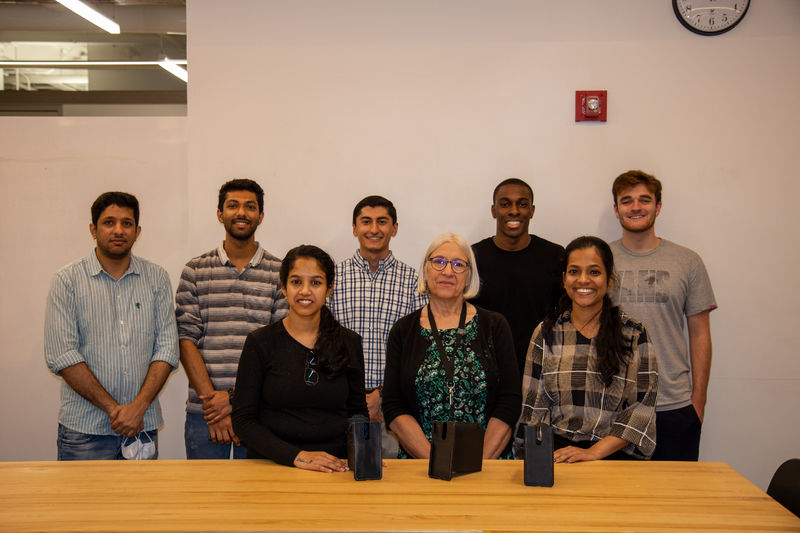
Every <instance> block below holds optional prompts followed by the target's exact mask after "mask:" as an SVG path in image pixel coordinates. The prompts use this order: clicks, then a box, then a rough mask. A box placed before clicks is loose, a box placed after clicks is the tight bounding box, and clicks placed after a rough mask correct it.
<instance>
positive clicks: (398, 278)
mask: <svg viewBox="0 0 800 533" xmlns="http://www.w3.org/2000/svg"><path fill="white" fill-rule="evenodd" d="M427 302H428V297H427V296H426V295H424V294H420V293H419V292H418V291H417V273H416V271H415V270H414V269H413V268H412V267H410V266H408V265H407V264H405V263H403V262H401V261H398V260H397V259H396V258H395V257H394V255H393V254H392V252H391V251H390V252H389V255H388V256H386V258H384V259H381V260H380V262H379V264H378V270H376V271H375V273H374V274H373V273H372V272H370V269H369V262H367V260H366V259H364V257H362V256H361V254H360V253H359V251H358V250H356V253H355V254H354V255H353V257H350V258H348V259H345V260H344V261H342V262H341V263H339V264H338V265H336V286H335V287H334V289H333V293H332V294H331V296H330V298H329V299H328V307H329V308H330V310H331V311H332V312H333V315H334V316H335V317H336V319H337V320H338V321H339V322H340V323H341V324H342V325H343V326H344V327H346V328H349V329H351V330H353V331H355V332H356V333H358V334H359V335H361V343H362V346H363V348H364V376H365V378H366V383H365V384H366V387H367V388H368V389H369V388H374V387H378V386H380V385H382V384H383V369H384V366H385V365H386V341H387V339H388V338H389V330H390V329H392V326H393V325H394V323H395V322H397V319H399V318H402V317H404V316H406V315H407V314H409V313H412V312H413V311H416V310H417V309H419V308H420V307H422V306H423V305H425V304H426V303H427Z"/></svg>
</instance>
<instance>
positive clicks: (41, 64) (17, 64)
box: [0, 59, 187, 70]
mask: <svg viewBox="0 0 800 533" xmlns="http://www.w3.org/2000/svg"><path fill="white" fill-rule="evenodd" d="M169 62H170V63H173V64H174V65H176V66H177V65H185V64H186V63H187V61H186V60H185V59H170V60H169ZM163 63H164V62H163V61H0V67H9V68H22V67H28V68H48V67H52V68H61V67H154V66H156V65H159V66H163V65H162V64H163ZM165 68H166V67H165ZM178 68H180V67H178ZM181 70H183V69H181Z"/></svg>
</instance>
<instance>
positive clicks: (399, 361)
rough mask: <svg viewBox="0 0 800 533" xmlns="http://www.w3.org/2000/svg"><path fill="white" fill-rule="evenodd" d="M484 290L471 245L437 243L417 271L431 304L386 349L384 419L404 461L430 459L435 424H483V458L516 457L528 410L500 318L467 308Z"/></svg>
mask: <svg viewBox="0 0 800 533" xmlns="http://www.w3.org/2000/svg"><path fill="white" fill-rule="evenodd" d="M479 285H480V282H479V279H478V269H477V266H476V265H475V256H474V254H473V253H472V248H470V246H469V244H468V243H467V241H466V240H465V239H464V238H463V237H461V236H460V235H456V234H453V233H443V234H441V235H439V236H438V237H436V238H435V239H434V240H433V242H431V244H430V245H429V246H428V249H427V250H426V251H425V255H424V256H423V258H422V263H421V265H420V269H419V282H418V289H419V291H420V292H421V293H427V294H428V295H429V296H430V302H429V303H428V305H426V306H425V307H423V308H421V309H419V310H417V311H415V312H413V313H411V314H410V315H407V316H405V317H403V318H401V319H400V320H398V321H397V322H396V323H395V325H394V326H393V327H392V330H391V332H390V333H389V341H388V344H387V347H386V370H385V374H384V382H383V416H384V419H385V421H386V424H387V425H388V426H389V428H390V429H391V430H392V431H393V432H394V433H395V434H396V435H397V437H398V439H399V440H400V453H399V456H400V457H413V458H418V459H427V458H428V457H429V456H430V450H431V444H430V441H431V434H432V429H433V421H434V420H441V421H457V422H477V423H479V424H481V425H482V426H483V427H484V429H485V430H486V433H485V437H484V443H483V457H484V458H485V459H496V458H498V457H501V456H502V457H509V458H510V457H511V454H510V439H511V428H512V427H513V426H514V424H515V423H516V421H517V418H518V416H519V412H520V409H521V405H522V396H521V392H520V391H521V384H520V377H519V370H518V368H517V361H516V356H515V355H514V343H513V341H512V338H511V329H510V328H509V326H508V322H506V319H505V318H504V317H503V316H502V315H500V314H499V313H495V312H493V311H488V310H486V309H481V308H479V307H475V306H474V305H472V304H470V303H468V302H467V301H466V300H467V298H471V297H473V296H475V295H476V294H477V292H478V288H479Z"/></svg>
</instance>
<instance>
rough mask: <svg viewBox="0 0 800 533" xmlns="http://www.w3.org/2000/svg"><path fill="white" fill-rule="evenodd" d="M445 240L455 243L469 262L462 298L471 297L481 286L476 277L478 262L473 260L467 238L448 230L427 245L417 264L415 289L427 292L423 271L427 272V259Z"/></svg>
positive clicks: (473, 255)
mask: <svg viewBox="0 0 800 533" xmlns="http://www.w3.org/2000/svg"><path fill="white" fill-rule="evenodd" d="M446 242H452V243H455V244H457V245H458V247H459V248H461V251H462V252H463V253H464V255H465V256H466V257H467V262H468V263H469V277H468V278H467V284H466V285H465V286H464V298H472V297H473V296H475V295H476V294H478V289H479V288H480V286H481V280H480V278H479V277H478V263H477V262H476V261H475V254H474V253H473V252H472V247H471V246H470V245H469V243H468V242H467V239H465V238H464V237H462V236H461V235H458V234H457V233H450V232H449V231H448V232H445V233H442V234H441V235H439V236H437V237H436V238H435V239H433V240H432V241H431V243H430V244H429V245H428V248H427V249H426V250H425V254H424V255H423V256H422V261H421V262H420V265H419V270H418V271H417V290H418V291H419V292H420V293H422V294H427V293H428V292H429V291H428V280H427V279H426V276H425V272H427V270H426V266H427V263H428V259H430V255H431V253H433V251H434V250H436V249H437V248H438V247H440V246H441V245H443V244H444V243H446Z"/></svg>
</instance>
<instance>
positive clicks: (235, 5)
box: [0, 0, 800, 487]
mask: <svg viewBox="0 0 800 533" xmlns="http://www.w3.org/2000/svg"><path fill="white" fill-rule="evenodd" d="M187 9H188V28H189V60H190V64H191V67H190V71H191V76H192V78H191V83H190V86H189V114H188V117H187V118H186V119H180V118H170V119H166V118H149V119H83V121H76V120H75V119H69V120H70V122H68V124H66V125H65V123H64V120H67V119H0V126H2V127H0V177H2V192H3V193H5V194H4V197H5V198H8V199H9V200H10V201H8V202H7V203H8V206H7V209H6V210H4V211H3V215H2V216H3V219H2V220H3V221H4V222H7V223H6V224H5V225H4V226H3V227H4V229H3V231H2V242H0V244H2V246H0V248H1V249H2V250H3V253H4V254H5V256H6V257H5V259H6V260H5V261H4V262H3V263H4V265H6V266H4V267H3V273H4V275H3V277H2V280H1V281H0V282H1V283H2V288H3V295H4V296H3V304H2V305H3V307H2V309H3V310H2V318H3V321H2V325H0V327H1V328H2V333H3V334H4V335H3V338H4V339H6V343H5V345H4V347H3V350H2V357H1V358H0V365H2V366H0V371H2V374H0V380H2V383H0V401H3V404H5V405H8V404H9V403H12V404H14V405H18V404H22V405H25V407H24V408H23V409H22V410H20V411H19V412H15V413H10V414H9V413H4V414H3V415H2V416H3V422H4V426H6V427H7V428H11V429H12V433H11V434H14V435H17V438H16V439H15V441H16V442H19V443H23V442H24V443H25V445H24V446H23V445H15V444H14V442H13V441H11V440H9V439H7V440H6V444H4V445H3V446H2V448H0V459H4V460H21V459H52V458H53V457H54V456H55V445H54V440H55V413H56V404H57V402H58V400H57V392H56V390H57V383H56V380H55V379H54V378H50V377H49V376H47V373H46V369H45V367H44V365H43V364H42V362H41V318H42V314H43V306H44V295H45V294H46V290H47V284H48V280H49V276H50V274H51V273H52V271H53V270H55V269H56V268H57V267H58V266H60V265H61V264H63V263H66V262H67V261H69V260H70V259H72V258H74V257H77V256H79V255H81V254H83V253H85V252H86V250H87V249H88V248H89V247H90V245H91V243H90V241H89V239H88V232H86V226H87V225H88V205H89V203H90V202H91V201H92V200H93V199H94V197H95V196H96V194H97V193H99V192H100V191H101V190H105V189H109V188H112V184H113V186H114V187H117V186H118V187H119V188H123V189H128V190H131V192H134V193H138V194H139V196H140V199H141V200H142V204H143V208H144V211H143V214H142V226H143V228H144V231H143V236H142V242H140V243H139V244H137V248H136V252H137V253H138V254H140V255H142V256H144V257H147V258H150V259H152V260H154V261H156V262H158V263H160V264H162V265H164V266H165V267H166V268H167V269H168V270H169V272H170V274H171V275H172V276H173V281H174V280H175V278H176V276H177V274H178V272H179V270H180V266H181V265H182V263H183V262H185V260H186V259H188V257H190V256H192V255H197V254H199V253H201V252H203V251H205V250H208V249H210V248H211V247H213V246H215V245H216V244H217V243H218V242H219V241H220V240H221V238H222V230H221V228H220V227H219V226H218V224H217V222H216V219H215V217H214V209H215V190H216V189H217V188H218V187H219V185H220V184H221V183H222V182H223V181H224V180H226V179H228V178H231V177H235V176H250V177H254V178H256V179H258V180H259V181H260V182H261V183H262V185H264V187H265V189H266V190H267V193H268V198H267V201H266V216H265V222H264V224H263V226H262V229H261V230H260V231H259V234H258V238H259V240H260V241H261V242H262V243H263V244H264V245H265V246H266V247H267V249H269V250H270V251H272V252H273V253H275V254H276V255H281V254H283V253H284V252H285V251H286V250H287V249H288V248H290V247H291V246H294V245H296V244H299V243H300V242H309V243H315V244H318V245H320V246H322V247H324V248H326V249H328V250H329V251H330V252H331V253H332V254H333V255H334V256H335V258H336V259H342V258H343V257H345V256H347V255H349V254H350V253H352V250H353V249H354V247H355V241H354V239H353V237H352V236H351V234H350V227H349V225H350V214H351V210H352V206H353V205H354V203H355V202H356V201H357V200H359V199H360V198H362V197H363V196H365V195H367V194H383V195H385V196H387V197H389V198H391V199H392V200H393V201H394V202H395V204H396V205H397V207H398V210H399V220H400V231H399V234H398V236H397V238H396V240H394V241H393V248H394V250H395V252H396V253H397V255H398V256H399V257H400V258H401V259H403V260H405V261H407V262H410V263H416V262H417V260H418V258H419V254H421V252H422V250H423V249H424V248H425V246H426V244H427V243H428V241H429V240H430V239H431V237H433V236H434V235H436V234H438V233H439V232H441V231H445V230H452V231H456V232H460V233H463V234H464V235H466V236H467V237H468V238H469V239H470V240H472V241H474V240H477V239H479V238H482V237H484V236H487V235H489V234H491V233H493V231H494V224H493V221H492V219H491V218H490V215H489V204H490V196H491V190H492V188H493V187H494V185H495V184H496V183H497V182H498V181H499V180H500V179H502V178H505V177H508V176H519V177H522V178H524V179H526V180H528V181H529V183H531V185H533V187H534V190H535V192H536V206H537V209H536V216H535V217H534V219H533V230H534V231H535V232H536V233H538V234H540V235H542V236H544V237H546V238H549V239H551V240H555V241H558V242H561V243H562V244H565V243H566V242H567V241H569V240H570V239H571V238H573V237H575V236H577V235H579V234H584V233H594V234H598V235H600V236H602V237H604V238H607V239H614V238H617V237H618V235H619V228H618V225H617V223H616V221H615V219H614V218H613V214H612V211H611V195H610V185H611V182H612V181H613V178H614V177H615V176H616V175H617V174H619V173H620V172H622V171H624V170H627V169H629V168H642V169H644V170H647V171H650V172H653V173H655V174H656V175H657V176H659V177H660V178H661V179H662V181H663V182H664V185H665V195H664V208H663V210H662V213H661V216H660V218H659V220H658V224H657V228H658V233H659V234H660V235H661V236H664V237H667V238H670V239H672V240H674V241H676V242H679V243H681V244H685V245H687V246H689V247H691V248H694V249H695V250H697V251H698V252H699V253H700V254H701V255H702V257H703V258H704V259H705V262H706V265H707V267H708V269H709V272H710V274H711V278H712V281H713V283H714V289H715V292H716V295H717V299H718V303H719V305H720V309H719V310H718V311H715V312H714V313H713V314H712V333H713V337H714V353H715V360H714V364H713V367H712V378H711V386H710V397H709V405H708V407H707V411H706V417H707V418H706V424H705V427H704V436H703V442H702V449H701V458H702V459H703V460H711V461H725V462H728V463H730V464H731V465H732V466H733V467H734V468H736V469H737V470H739V471H740V472H742V473H743V474H744V475H745V476H747V477H748V478H749V479H751V480H752V481H754V482H755V483H757V484H758V485H760V486H762V487H765V486H766V484H767V482H768V480H769V477H770V476H771V473H772V472H773V471H774V469H775V468H776V467H777V465H778V463H779V462H780V461H782V460H783V459H785V458H788V457H790V456H797V455H798V447H797V445H796V442H798V440H799V439H800V430H798V424H797V421H798V417H797V414H796V413H795V409H794V407H795V405H798V404H800V377H799V376H800V358H797V357H796V356H795V354H794V353H793V351H794V350H795V347H796V346H797V344H798V342H800V333H798V328H797V327H796V324H798V323H800V311H798V307H797V305H796V301H798V298H800V288H798V286H797V284H796V283H795V282H794V279H793V277H794V276H793V274H795V273H796V272H797V271H798V267H797V263H798V261H799V260H800V253H798V249H797V245H796V241H797V237H796V236H795V235H794V233H795V228H796V227H797V226H798V222H800V214H798V209H797V208H796V207H795V204H796V203H797V197H798V192H800V185H798V180H797V177H798V176H797V171H796V170H795V168H796V165H795V161H794V155H795V151H796V148H795V145H796V142H797V139H799V138H800V126H798V122H797V121H796V120H795V119H794V118H793V115H792V114H791V113H788V111H787V110H788V109H791V98H793V97H796V95H797V94H800V69H798V66H799V64H798V60H797V52H796V51H797V50H798V49H800V3H798V2H796V1H794V0H763V1H760V2H755V3H754V5H753V6H752V7H751V8H750V12H749V13H748V14H747V16H746V18H745V20H744V21H743V22H742V24H740V26H739V27H737V28H736V29H734V30H733V31H732V32H729V33H727V34H725V35H722V36H719V37H714V38H704V37H700V36H697V35H694V34H691V33H690V32H688V31H686V30H685V29H684V28H683V27H682V26H681V25H680V24H679V23H678V22H677V20H676V19H675V16H674V14H673V13H672V10H671V6H670V3H669V2H665V1H661V2H655V1H650V2H642V1H641V0H609V1H607V2H604V3H602V5H601V4H598V3H596V2H592V1H589V0H574V1H572V2H545V1H527V0H526V1H522V0H520V1H518V2H511V1H509V2H497V3H486V2H478V1H456V0H448V1H441V2H433V3H432V2H421V1H411V2H403V3H388V2H369V1H366V0H363V1H362V0H351V1H342V2H335V3H331V2H311V1H304V0H298V1H295V2H267V1H261V0H247V1H244V0H238V1H229V2H214V1H211V0H193V1H192V2H190V3H189V5H188V7H187ZM598 11H599V12H598ZM580 89H606V90H608V94H609V120H608V123H606V124H575V123H574V121H573V119H574V111H573V101H574V92H575V90H580ZM137 121H141V122H137ZM132 124H134V126H131V125H132ZM146 125H162V126H163V125H169V127H166V126H164V127H166V128H167V129H168V130H170V131H172V132H173V133H174V139H175V143H176V147H177V146H178V145H181V144H182V143H184V142H185V143H186V146H187V147H188V157H187V159H186V161H185V162H183V160H182V159H181V158H182V157H183V156H182V155H181V156H175V157H176V159H173V158H172V155H171V154H172V153H173V152H172V151H170V150H164V149H163V148H162V149H158V148H155V152H152V154H150V155H147V156H143V155H142V150H143V149H144V148H145V147H148V146H154V147H157V146H159V140H158V136H157V135H156V136H153V135H152V134H151V133H149V132H148V133H147V134H146V135H141V133H142V130H145V129H147V128H148V127H149V126H146ZM184 125H185V132H186V136H185V137H181V135H182V132H183V131H184V129H183V128H184ZM129 128H132V129H133V130H134V131H135V132H132V133H131V132H128V129H129ZM128 133H130V134H128ZM151 137H152V138H151ZM92 142H99V143H100V144H101V147H102V148H103V149H102V150H97V149H94V150H90V149H88V148H86V147H88V146H90V145H91V143H92ZM76 154H83V155H80V156H79V155H76ZM98 154H99V155H98ZM181 165H185V167H181ZM182 168H183V169H185V170H184V172H185V175H183V176H178V174H179V173H180V172H181V170H182ZM53 169H58V171H57V173H58V174H62V177H61V181H59V180H56V179H55V177H54V176H51V173H52V172H53ZM93 169H94V170H93ZM92 170H93V171H92ZM104 170H105V171H106V172H105V173H104V172H103V171H104ZM89 171H92V172H89ZM142 171H143V172H142ZM107 173H111V174H113V175H114V176H118V178H105V177H104V175H105V174H107ZM126 178H127V179H126ZM106 179H119V180H123V181H121V182H120V181H116V182H107V181H105V180H106ZM64 180H69V183H70V185H69V186H67V185H66V184H64ZM78 180H80V181H78ZM54 184H55V187H53V185H54ZM18 198H19V199H22V201H18V200H17V199H18ZM65 198H69V202H68V203H65ZM62 203H64V204H65V205H61V204H62ZM34 206H35V207H34ZM32 207H33V208H32ZM34 213H35V215H34ZM32 215H33V216H32ZM20 222H22V224H20ZM16 228H19V229H16ZM149 228H153V230H156V229H157V230H158V235H156V232H155V231H151V230H150V229H149ZM84 232H85V233H84ZM31 235H35V236H38V237H39V239H38V240H41V241H42V242H41V243H36V244H34V245H31V244H29V243H28V242H27V241H29V238H28V237H29V236H31ZM29 250H30V251H29ZM54 252H56V253H54ZM31 254H32V255H33V256H34V261H28V260H27V256H29V255H31ZM56 256H57V257H56ZM36 259H38V261H37V260H36ZM23 261H24V262H23ZM20 278H22V279H25V280H29V282H28V283H26V284H23V283H20V282H19V279H20ZM9 294H11V295H12V298H9V297H8V296H7V295H9ZM184 394H185V378H183V376H182V374H180V373H179V374H178V375H175V376H173V378H172V379H171V381H170V382H169V384H168V387H167V390H166V392H165V396H166V397H165V398H162V403H163V404H167V405H168V406H167V409H166V412H167V413H166V416H167V425H166V426H165V428H164V431H163V433H162V457H167V458H171V457H182V453H183V452H182V447H181V446H182V442H181V439H182V415H181V409H182V406H183V400H184ZM31 395H33V397H36V398H37V399H36V401H27V402H26V401H25V399H26V398H28V397H30V396H31ZM39 396H41V398H39ZM23 402H24V403H23ZM43 439H44V440H43Z"/></svg>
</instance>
